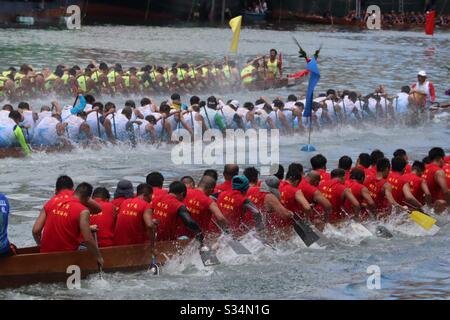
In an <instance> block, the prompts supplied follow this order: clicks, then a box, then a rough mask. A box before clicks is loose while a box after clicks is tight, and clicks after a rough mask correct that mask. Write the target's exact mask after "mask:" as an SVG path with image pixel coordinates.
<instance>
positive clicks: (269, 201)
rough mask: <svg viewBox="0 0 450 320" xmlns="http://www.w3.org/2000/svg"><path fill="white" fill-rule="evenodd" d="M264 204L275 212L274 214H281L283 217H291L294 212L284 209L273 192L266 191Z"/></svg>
mask: <svg viewBox="0 0 450 320" xmlns="http://www.w3.org/2000/svg"><path fill="white" fill-rule="evenodd" d="M264 205H265V207H266V208H268V209H269V210H271V211H273V212H275V213H276V214H278V215H280V216H282V217H283V218H293V217H294V214H293V213H292V212H291V211H289V210H288V209H286V208H285V207H284V206H283V205H282V204H281V202H280V200H278V199H277V197H275V196H274V195H273V194H271V193H268V194H267V196H266V197H265V199H264Z"/></svg>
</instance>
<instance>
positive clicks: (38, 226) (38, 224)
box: [32, 208, 47, 245]
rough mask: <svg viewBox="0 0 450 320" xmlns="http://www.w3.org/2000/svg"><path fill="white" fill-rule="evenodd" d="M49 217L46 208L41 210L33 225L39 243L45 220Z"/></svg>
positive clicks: (35, 238)
mask: <svg viewBox="0 0 450 320" xmlns="http://www.w3.org/2000/svg"><path fill="white" fill-rule="evenodd" d="M46 219H47V214H46V213H45V210H44V208H42V209H41V212H39V216H38V217H37V219H36V221H35V223H34V225H33V231H32V232H33V238H34V241H35V242H36V244H37V245H40V244H41V235H42V230H43V229H44V225H45V220H46Z"/></svg>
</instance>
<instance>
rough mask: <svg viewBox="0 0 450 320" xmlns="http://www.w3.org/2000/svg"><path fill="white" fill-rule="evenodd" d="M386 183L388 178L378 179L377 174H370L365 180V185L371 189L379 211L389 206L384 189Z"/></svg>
mask: <svg viewBox="0 0 450 320" xmlns="http://www.w3.org/2000/svg"><path fill="white" fill-rule="evenodd" d="M385 183H386V179H378V178H377V176H370V177H368V178H366V180H365V181H364V185H365V186H366V187H367V189H368V190H369V193H370V196H371V197H372V199H373V201H374V202H375V206H376V208H377V210H378V211H383V210H385V209H386V208H388V207H389V204H388V201H387V200H386V197H385V195H384V190H383V186H384V184H385Z"/></svg>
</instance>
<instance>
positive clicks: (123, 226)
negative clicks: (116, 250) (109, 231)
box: [114, 197, 152, 246]
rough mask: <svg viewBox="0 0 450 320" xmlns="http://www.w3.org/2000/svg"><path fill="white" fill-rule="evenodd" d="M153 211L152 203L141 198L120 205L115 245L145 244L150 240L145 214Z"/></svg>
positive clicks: (127, 200)
mask: <svg viewBox="0 0 450 320" xmlns="http://www.w3.org/2000/svg"><path fill="white" fill-rule="evenodd" d="M148 209H152V206H151V204H150V203H148V202H147V201H145V200H144V199H141V198H139V197H136V198H132V199H126V200H125V201H124V202H122V204H121V205H120V208H119V212H118V213H117V221H116V227H115V230H114V245H116V246H124V245H132V244H141V243H145V242H147V240H148V233H147V227H146V225H145V222H144V212H145V211H147V210H148Z"/></svg>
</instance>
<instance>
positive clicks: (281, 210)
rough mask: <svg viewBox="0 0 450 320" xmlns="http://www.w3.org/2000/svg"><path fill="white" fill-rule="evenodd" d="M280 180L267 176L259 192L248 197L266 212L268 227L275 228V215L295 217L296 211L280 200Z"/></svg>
mask: <svg viewBox="0 0 450 320" xmlns="http://www.w3.org/2000/svg"><path fill="white" fill-rule="evenodd" d="M279 186H280V180H279V179H278V178H277V177H275V176H269V177H267V178H266V179H265V180H264V182H263V183H262V184H261V187H260V188H259V190H258V192H253V193H252V195H251V196H249V197H248V199H249V200H250V201H251V202H252V203H253V204H254V205H255V206H256V207H257V208H258V209H259V210H260V211H261V212H262V213H264V214H265V218H266V221H267V227H269V228H270V229H272V230H275V229H276V228H277V227H276V224H274V217H275V216H279V217H281V218H283V219H293V218H294V213H293V212H292V211H289V210H288V209H286V208H285V207H284V206H283V205H282V204H281V202H280V198H281V196H280V191H279V189H278V188H279Z"/></svg>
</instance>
